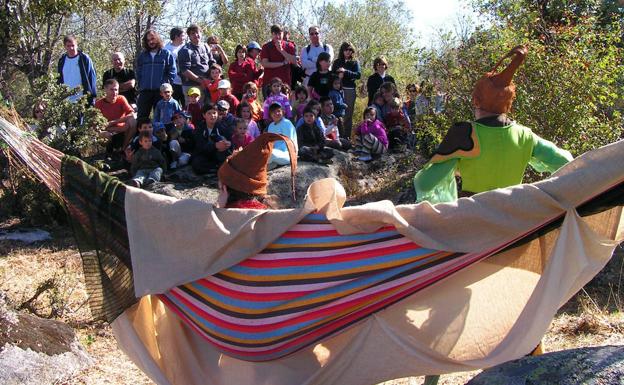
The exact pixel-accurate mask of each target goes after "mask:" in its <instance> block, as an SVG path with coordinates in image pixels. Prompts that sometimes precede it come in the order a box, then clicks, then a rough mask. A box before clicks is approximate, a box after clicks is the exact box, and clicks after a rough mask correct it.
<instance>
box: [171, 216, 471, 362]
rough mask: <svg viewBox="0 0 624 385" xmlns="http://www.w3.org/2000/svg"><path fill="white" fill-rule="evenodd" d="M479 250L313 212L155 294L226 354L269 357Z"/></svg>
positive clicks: (467, 260) (418, 285) (379, 305)
mask: <svg viewBox="0 0 624 385" xmlns="http://www.w3.org/2000/svg"><path fill="white" fill-rule="evenodd" d="M482 257H483V255H474V254H458V253H449V252H445V251H439V250H431V249H426V248H423V247H420V246H418V245H417V244H415V243H413V242H412V241H410V240H408V239H407V238H405V237H403V236H402V235H401V234H399V233H398V232H397V231H396V230H395V229H394V228H392V227H384V228H381V229H379V230H378V231H376V232H374V233H370V234H356V235H340V234H338V233H337V232H336V231H335V230H334V228H333V226H332V225H331V224H330V223H329V222H328V221H327V220H326V218H325V217H324V216H322V215H319V214H311V215H308V216H307V217H306V218H305V219H304V220H303V221H302V222H300V223H299V224H297V225H296V226H294V227H293V228H292V229H291V230H289V231H288V232H286V233H285V234H283V235H282V236H281V237H280V238H279V239H277V240H276V241H275V242H273V243H272V244H270V245H269V246H268V247H267V248H266V249H265V250H264V251H263V252H262V253H260V254H258V255H256V256H255V257H253V258H249V259H247V260H245V261H243V262H241V263H240V264H238V265H236V266H233V267H232V268H230V269H228V270H225V271H222V272H220V273H218V274H216V275H214V276H211V277H206V278H204V279H201V280H198V281H195V282H191V283H189V284H186V285H182V286H178V287H176V288H173V289H171V290H170V291H168V292H167V293H165V294H163V295H160V296H159V297H160V299H161V300H162V301H163V302H164V303H165V304H166V305H167V306H168V307H169V308H170V309H171V310H172V311H174V312H175V313H176V314H177V315H178V316H179V317H180V318H181V319H182V320H183V321H184V322H185V323H186V324H187V325H188V326H190V327H191V328H192V329H193V330H195V331H196V332H197V333H199V334H200V335H201V336H202V337H204V338H205V339H206V340H208V341H209V342H211V343H213V344H214V345H215V346H217V347H218V348H219V349H220V350H221V351H223V352H224V353H225V354H227V355H229V356H232V357H236V358H240V359H244V360H248V361H266V360H273V359H276V358H280V357H282V356H285V355H287V354H290V353H292V352H295V351H297V350H299V349H301V348H303V347H305V346H308V345H310V344H312V343H314V342H317V341H319V340H320V339H322V338H324V337H327V336H329V335H331V334H333V333H335V332H337V331H339V330H341V329H343V328H345V327H347V326H349V325H351V324H353V323H355V322H357V321H359V320H361V319H363V318H364V317H366V316H368V315H370V314H372V313H374V312H376V311H378V310H380V309H383V308H384V307H386V306H388V305H390V304H392V303H394V302H396V301H398V300H400V299H402V298H405V297H406V296H408V295H410V294H412V293H414V292H416V291H418V290H420V289H422V288H424V287H427V286H428V285H430V284H432V283H434V282H436V281H438V280H440V279H442V278H444V277H446V276H448V275H449V274H451V273H453V272H454V271H457V270H459V269H461V268H462V267H465V266H467V265H469V264H471V263H472V262H475V261H477V260H478V259H480V258H482Z"/></svg>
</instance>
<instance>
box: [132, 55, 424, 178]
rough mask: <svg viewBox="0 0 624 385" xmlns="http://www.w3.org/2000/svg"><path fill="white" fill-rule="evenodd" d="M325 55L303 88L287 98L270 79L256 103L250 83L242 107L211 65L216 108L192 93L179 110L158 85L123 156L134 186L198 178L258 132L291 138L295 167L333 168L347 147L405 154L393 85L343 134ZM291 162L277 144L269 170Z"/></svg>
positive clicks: (401, 111)
mask: <svg viewBox="0 0 624 385" xmlns="http://www.w3.org/2000/svg"><path fill="white" fill-rule="evenodd" d="M325 56H327V55H325ZM325 56H323V54H321V55H319V60H318V61H317V69H318V71H317V72H316V73H315V74H314V75H313V76H312V77H311V78H310V82H309V86H308V87H303V86H301V87H297V88H296V89H295V90H294V91H291V90H290V87H289V86H288V85H287V84H284V83H283V82H282V81H281V80H280V79H279V78H274V79H271V80H270V81H269V82H268V84H267V96H266V98H265V99H264V103H263V104H261V103H260V101H259V100H258V87H257V85H256V83H254V82H249V83H246V84H245V85H244V86H243V93H242V97H241V100H239V99H238V98H237V97H236V96H234V95H232V93H231V85H230V82H229V81H228V80H226V79H221V69H220V67H218V66H217V65H213V66H212V67H211V70H210V74H211V79H212V80H211V82H210V87H209V91H210V100H212V101H215V102H207V103H204V104H202V103H201V101H200V96H201V92H200V90H199V89H197V88H190V89H189V90H188V92H187V96H188V99H187V102H186V106H185V109H184V110H183V109H182V108H181V106H180V104H179V103H178V102H177V101H176V100H175V99H173V97H172V94H173V90H172V87H171V86H170V85H169V84H163V85H162V86H161V88H160V91H161V96H162V99H161V100H160V101H159V102H158V103H157V105H156V107H155V109H154V119H153V124H152V122H149V121H148V122H138V125H137V127H138V133H137V136H136V137H135V138H134V140H133V141H132V142H131V144H130V145H129V146H128V148H127V149H126V158H127V160H128V161H130V162H131V172H132V175H133V179H132V183H133V184H134V185H136V186H143V185H146V184H151V183H153V182H154V181H158V180H159V179H160V177H161V175H162V173H163V172H164V171H165V170H166V169H167V168H170V169H175V168H177V167H181V166H184V165H187V164H189V163H190V164H191V166H192V167H193V170H194V171H195V172H196V173H198V174H205V173H209V172H214V171H216V169H217V168H218V167H219V166H220V164H221V163H223V161H224V160H225V159H226V158H227V156H229V155H231V154H232V153H233V152H234V151H237V150H239V149H241V148H244V147H245V146H247V145H248V144H249V143H251V142H252V141H253V140H254V139H255V138H257V137H258V136H259V135H260V134H261V133H262V132H273V133H279V134H283V135H286V136H288V137H290V138H291V139H292V140H293V142H294V143H295V144H296V147H297V148H298V150H299V153H298V156H299V158H300V159H301V160H304V161H309V162H316V163H321V164H329V163H331V162H332V158H333V156H334V151H335V150H339V151H348V150H350V149H352V148H353V151H354V152H355V154H356V156H357V158H358V159H359V160H362V161H370V160H372V159H375V158H376V157H379V156H380V155H381V154H383V153H385V152H386V151H402V150H404V148H405V146H406V145H407V144H409V140H410V137H413V133H412V129H411V124H410V119H409V116H408V113H407V112H408V110H407V107H408V105H407V104H406V105H403V104H402V103H401V100H400V98H399V95H398V92H397V89H396V86H395V85H394V83H389V82H388V83H383V84H382V86H381V87H380V88H379V91H378V92H377V93H376V94H375V98H374V101H373V104H372V105H371V106H369V107H367V108H366V109H365V111H364V113H363V121H362V122H361V124H360V125H359V126H358V127H357V128H356V130H355V132H354V136H353V138H349V137H343V136H342V135H341V133H342V132H343V130H342V120H343V117H344V116H345V111H346V109H347V105H346V103H345V100H344V96H343V94H342V90H341V88H342V86H341V78H340V77H339V74H334V73H332V72H330V71H329V57H325ZM142 127H143V128H142ZM149 139H151V143H149V142H150V140H149ZM352 140H353V144H352ZM156 151H160V153H161V155H162V159H161V157H157V156H156V155H155V153H156ZM136 154H139V155H140V156H136ZM289 162H290V160H289V157H288V155H287V153H286V149H285V148H281V147H280V144H279V143H277V144H276V145H275V146H274V149H273V156H272V158H271V160H270V162H269V167H276V166H280V165H284V164H288V163H289ZM148 171H149V172H148Z"/></svg>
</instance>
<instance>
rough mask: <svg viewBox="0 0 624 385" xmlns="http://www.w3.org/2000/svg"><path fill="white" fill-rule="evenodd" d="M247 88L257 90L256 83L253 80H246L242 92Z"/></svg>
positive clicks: (247, 89)
mask: <svg viewBox="0 0 624 385" xmlns="http://www.w3.org/2000/svg"><path fill="white" fill-rule="evenodd" d="M249 90H254V91H258V85H257V84H256V83H254V82H247V83H245V84H244V85H243V92H247V91H249Z"/></svg>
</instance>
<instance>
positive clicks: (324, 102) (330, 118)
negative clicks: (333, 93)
mask: <svg viewBox="0 0 624 385" xmlns="http://www.w3.org/2000/svg"><path fill="white" fill-rule="evenodd" d="M321 120H322V121H323V124H325V138H326V139H327V146H328V147H331V148H335V149H336V150H342V151H347V150H348V149H350V148H351V142H350V141H349V139H347V138H341V137H340V133H339V130H338V118H336V116H335V115H334V103H332V101H331V99H330V97H329V96H323V97H322V98H321Z"/></svg>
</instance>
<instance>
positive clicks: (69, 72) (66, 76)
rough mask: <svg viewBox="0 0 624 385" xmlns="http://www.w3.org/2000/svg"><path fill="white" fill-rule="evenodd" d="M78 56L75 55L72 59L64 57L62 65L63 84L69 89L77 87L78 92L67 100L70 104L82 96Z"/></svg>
mask: <svg viewBox="0 0 624 385" xmlns="http://www.w3.org/2000/svg"><path fill="white" fill-rule="evenodd" d="M79 58H80V55H76V56H74V57H72V58H70V57H69V56H67V57H65V62H64V63H63V84H66V85H67V86H68V87H69V88H76V87H79V90H78V91H77V92H76V94H75V95H72V96H70V97H68V98H67V100H69V101H70V102H72V103H75V102H76V101H77V100H78V99H79V98H80V97H81V96H82V94H83V90H82V77H81V76H80V66H79V63H78V60H79Z"/></svg>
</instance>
